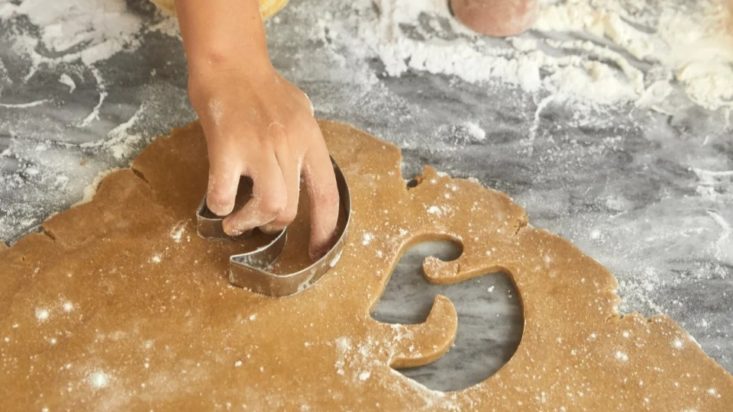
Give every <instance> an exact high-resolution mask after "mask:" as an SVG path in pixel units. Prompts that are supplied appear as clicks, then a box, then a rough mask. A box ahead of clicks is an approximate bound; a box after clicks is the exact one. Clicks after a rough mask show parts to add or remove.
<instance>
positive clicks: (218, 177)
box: [189, 66, 339, 258]
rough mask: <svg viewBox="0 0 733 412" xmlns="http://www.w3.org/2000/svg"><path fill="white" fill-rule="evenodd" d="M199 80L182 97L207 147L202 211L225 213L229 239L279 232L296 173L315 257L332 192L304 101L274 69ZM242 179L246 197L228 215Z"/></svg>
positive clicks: (294, 205)
mask: <svg viewBox="0 0 733 412" xmlns="http://www.w3.org/2000/svg"><path fill="white" fill-rule="evenodd" d="M198 75H199V76H201V77H199V78H194V77H192V78H191V81H190V85H189V94H190V96H191V102H192V104H193V106H194V108H195V109H196V112H197V113H198V114H199V117H200V118H201V124H202V126H203V128H204V133H205V135H206V141H207V146H208V152H209V184H208V193H207V196H206V201H207V205H208V207H209V209H210V210H211V211H212V212H214V213H216V214H217V215H219V216H226V215H229V216H228V217H227V218H226V219H224V230H225V232H226V233H227V234H229V235H238V234H241V233H242V232H244V231H247V230H250V229H253V228H255V227H261V228H262V229H264V230H266V231H277V230H281V229H282V228H284V227H285V226H287V225H288V224H290V222H292V221H293V219H294V218H295V215H296V213H297V211H298V197H299V189H300V178H301V175H302V176H303V178H304V180H305V183H306V187H307V189H308V197H309V199H310V204H311V208H310V210H311V247H310V254H311V257H312V258H317V257H319V256H320V255H322V254H323V253H324V252H325V251H326V250H327V249H328V247H330V241H331V238H332V235H333V233H334V231H335V228H336V223H337V218H338V209H339V193H338V189H337V187H336V179H335V176H334V172H333V167H332V166H331V160H330V158H329V156H328V150H327V149H326V145H325V142H324V141H323V136H322V135H321V131H320V129H319V127H318V123H316V120H315V119H314V118H313V112H312V107H311V104H310V101H309V100H308V98H307V97H306V95H305V94H304V93H303V92H302V91H300V90H299V89H298V88H297V87H295V86H294V85H293V84H291V83H290V82H288V81H287V80H285V79H284V78H282V77H281V76H280V75H279V74H277V72H276V71H275V70H273V69H267V70H264V71H263V72H258V73H248V72H246V71H245V70H243V69H241V68H239V66H235V67H232V68H222V69H219V70H216V71H215V72H214V73H211V75H210V76H209V75H201V74H200V73H199V74H198ZM243 175H247V176H250V177H251V178H252V180H253V182H254V188H253V198H252V199H251V200H250V201H249V202H248V203H247V204H246V205H245V206H244V207H242V208H241V209H240V210H236V211H233V208H234V200H235V196H236V193H237V185H238V183H239V179H240V176H243ZM232 212H233V213H232ZM230 213H231V215H230Z"/></svg>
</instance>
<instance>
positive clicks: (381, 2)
mask: <svg viewBox="0 0 733 412" xmlns="http://www.w3.org/2000/svg"><path fill="white" fill-rule="evenodd" d="M373 3H374V5H376V9H377V12H376V13H375V12H373V11H372V8H373V5H372V1H370V0H361V1H356V2H353V3H352V5H351V7H352V10H351V12H350V13H348V14H346V16H347V17H346V18H347V19H353V20H354V21H349V22H347V23H344V22H340V20H342V19H343V15H342V16H340V17H338V18H329V17H327V18H326V20H329V21H326V22H321V25H322V26H323V27H325V28H327V29H329V30H330V32H331V33H329V35H330V36H331V37H332V38H333V39H334V41H335V42H336V44H337V45H338V46H340V47H343V48H346V49H349V50H351V51H353V52H354V53H357V54H358V55H359V54H360V55H361V57H364V58H368V57H370V56H376V57H378V58H379V59H380V60H381V61H382V63H383V64H384V71H385V73H386V74H387V75H389V76H400V75H402V74H403V73H405V72H407V71H408V70H418V71H427V72H430V73H439V74H447V75H452V76H457V77H459V78H461V79H463V80H465V81H468V82H473V83H481V82H504V83H512V84H516V85H518V86H520V87H521V88H523V89H524V90H527V91H531V92H535V91H538V92H544V93H549V94H552V95H555V97H556V98H558V99H562V98H568V99H574V100H580V101H584V102H589V103H593V104H615V103H623V102H635V103H636V104H637V105H639V106H642V107H651V108H655V109H656V110H659V111H662V112H666V111H669V110H673V107H672V106H673V105H672V104H665V100H667V99H668V98H669V97H670V96H671V95H673V94H674V93H675V90H676V89H680V90H681V91H682V94H683V96H686V97H687V98H688V99H689V100H691V101H692V102H694V103H696V104H698V105H700V106H702V107H704V108H706V109H709V110H717V109H720V108H725V109H726V110H730V109H731V108H733V35H732V34H731V30H730V25H729V23H730V13H729V10H728V8H727V7H726V5H725V3H724V0H703V1H697V2H683V1H671V2H667V3H665V4H664V5H660V4H658V3H657V2H654V1H651V0H604V1H600V0H565V1H559V0H558V1H555V0H545V1H544V2H543V4H542V7H541V12H540V17H539V20H538V21H537V22H536V24H535V26H534V28H533V31H531V32H529V33H527V34H524V35H522V36H519V37H515V38H508V39H492V38H488V37H484V36H479V35H476V34H474V33H473V32H471V31H469V30H468V29H466V28H464V27H463V26H462V25H461V24H460V23H458V22H457V21H456V20H455V19H453V18H452V16H451V14H450V10H449V8H448V5H447V1H445V0H424V1H419V2H417V1H413V2H407V1H402V0H375V1H374V2H373ZM352 27H357V29H356V32H354V31H353V29H351V28H352ZM334 32H335V34H334ZM540 33H541V34H542V36H538V35H537V34H540Z"/></svg>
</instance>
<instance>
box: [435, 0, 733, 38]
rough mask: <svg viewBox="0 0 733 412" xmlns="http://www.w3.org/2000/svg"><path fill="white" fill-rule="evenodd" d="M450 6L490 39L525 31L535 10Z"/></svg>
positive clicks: (518, 4) (511, 2) (529, 1)
mask: <svg viewBox="0 0 733 412" xmlns="http://www.w3.org/2000/svg"><path fill="white" fill-rule="evenodd" d="M731 1H733V0H731ZM450 6H451V10H452V11H453V15H455V16H456V18H457V19H458V20H459V21H460V22H461V23H463V24H465V25H466V26H468V27H469V28H470V29H471V30H473V31H475V32H478V33H481V34H486V35H488V36H494V37H504V36H513V35H515V34H519V33H521V32H523V31H525V30H527V29H529V28H530V27H531V26H532V24H534V22H535V20H536V19H537V10H538V5H537V0H450Z"/></svg>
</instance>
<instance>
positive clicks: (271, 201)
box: [259, 195, 285, 216]
mask: <svg viewBox="0 0 733 412" xmlns="http://www.w3.org/2000/svg"><path fill="white" fill-rule="evenodd" d="M259 208H260V212H262V213H263V214H265V215H267V216H277V215H279V214H280V213H281V212H282V211H283V209H285V199H284V198H283V197H282V196H277V195H270V196H265V197H263V198H262V199H261V200H260V203H259Z"/></svg>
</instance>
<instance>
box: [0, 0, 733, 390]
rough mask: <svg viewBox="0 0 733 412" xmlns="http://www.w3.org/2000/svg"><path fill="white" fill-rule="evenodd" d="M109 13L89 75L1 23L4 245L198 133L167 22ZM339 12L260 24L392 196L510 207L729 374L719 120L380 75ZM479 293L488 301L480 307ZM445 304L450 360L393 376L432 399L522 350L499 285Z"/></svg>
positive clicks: (725, 162)
mask: <svg viewBox="0 0 733 412" xmlns="http://www.w3.org/2000/svg"><path fill="white" fill-rule="evenodd" d="M67 2H68V0H67ZM109 2H112V0H105V3H109ZM5 3H7V4H3V2H2V1H0V10H2V7H3V6H7V5H8V4H10V3H8V2H5ZM80 3H83V4H86V3H88V2H82V1H81V0H80ZM119 3H120V4H121V5H122V11H121V12H120V13H121V14H120V15H122V16H127V17H126V18H130V19H133V20H134V22H135V24H136V25H135V26H134V27H132V28H130V27H127V26H126V27H123V29H124V31H123V32H121V33H117V32H112V33H110V34H109V36H107V37H104V43H100V44H101V46H100V47H102V46H104V47H103V50H102V51H104V50H113V51H114V53H112V54H110V55H109V56H106V55H105V56H103V57H99V56H97V55H94V54H93V53H92V54H89V53H91V51H90V48H91V46H98V45H99V44H97V43H94V42H95V40H91V43H90V42H89V41H88V42H86V43H84V42H82V43H79V44H77V45H74V46H73V47H70V48H67V49H65V50H64V51H63V52H61V53H59V52H54V49H53V48H49V47H48V45H47V44H46V45H44V43H43V36H44V34H43V32H42V31H39V30H40V28H39V27H38V26H36V25H34V23H33V22H32V21H29V19H28V18H26V17H24V16H22V15H15V16H9V17H7V16H6V18H5V19H2V20H0V239H2V240H4V241H6V242H9V243H12V242H13V241H14V240H15V239H17V238H18V237H19V236H22V235H23V234H24V233H27V232H28V231H32V230H33V229H34V228H35V227H37V226H38V225H39V224H40V223H41V222H42V221H43V220H44V219H45V218H46V217H48V216H49V215H51V214H53V213H55V212H58V211H60V210H63V209H65V208H67V207H69V206H70V205H72V204H73V203H75V202H77V201H79V200H80V199H81V198H82V197H83V196H84V190H85V188H86V187H87V186H88V185H90V184H91V183H92V182H93V180H94V179H95V177H96V176H97V175H98V174H99V173H100V172H101V171H104V170H108V169H110V168H114V167H124V166H126V165H127V164H128V163H129V160H130V159H131V158H132V157H134V156H135V154H136V153H137V152H139V150H141V149H142V148H143V147H145V145H146V144H148V143H149V142H150V141H151V140H152V139H154V137H155V136H156V135H159V134H163V133H166V132H167V131H168V130H169V129H170V128H172V127H175V126H179V125H183V124H185V123H187V122H189V121H191V120H193V119H194V115H193V112H192V110H191V108H190V106H189V104H188V101H187V97H186V67H185V60H184V57H183V51H182V47H181V44H180V40H179V38H178V37H177V34H176V27H175V25H174V24H173V23H172V20H171V19H168V18H165V17H163V16H161V15H160V14H158V13H156V11H155V9H154V7H153V6H151V5H150V4H148V3H147V2H145V1H137V0H129V1H128V2H127V3H124V2H123V1H122V0H119ZM365 10H368V9H365ZM346 12H349V10H348V6H343V5H340V4H339V2H336V1H333V0H312V1H307V2H306V1H296V0H292V1H291V4H290V5H289V6H288V8H287V9H286V10H285V11H283V12H282V13H281V14H280V15H278V17H277V18H276V19H274V20H273V21H271V22H269V23H268V33H269V42H270V50H271V54H272V58H273V61H274V63H275V65H276V66H277V67H278V68H279V69H280V70H281V71H282V72H283V74H284V75H285V76H286V77H288V78H289V79H291V80H293V81H294V82H295V83H297V84H298V85H299V86H300V87H302V88H303V89H304V90H305V91H306V92H307V93H308V94H309V95H310V97H311V99H312V100H313V102H314V104H315V107H316V109H317V115H318V116H320V117H323V118H330V119H336V120H342V121H346V122H349V123H352V124H354V125H356V126H358V127H360V128H363V129H366V130H368V131H369V132H371V133H373V134H375V135H377V136H380V137H382V138H385V139H388V140H390V141H393V142H395V143H396V144H398V145H399V146H401V147H402V148H403V153H404V156H405V161H404V167H403V172H404V174H405V176H406V178H409V177H410V176H412V175H415V174H416V173H418V172H419V170H420V168H421V167H422V165H423V164H431V165H434V166H435V167H437V168H438V169H439V170H442V171H445V172H447V173H449V174H451V175H453V176H459V177H468V176H470V177H475V178H477V179H478V180H480V181H481V182H482V183H483V184H485V185H487V186H490V187H493V188H496V189H498V190H501V191H504V192H506V193H508V194H509V195H510V196H511V197H513V198H514V199H515V201H516V202H518V203H519V204H521V205H522V206H523V207H525V208H526V209H527V212H528V214H529V218H530V222H531V223H532V224H533V225H535V226H537V227H543V228H547V229H549V230H551V231H553V232H556V233H558V234H560V235H562V236H564V237H566V238H568V239H570V240H571V241H572V242H574V243H575V244H576V245H578V246H579V247H580V248H581V249H582V250H583V251H584V252H585V253H587V254H588V255H590V256H592V257H593V258H595V259H596V260H598V261H600V262H601V263H602V264H604V265H605V266H607V267H608V268H609V269H610V270H611V271H612V272H614V274H615V275H616V276H617V278H618V280H619V290H618V292H619V294H620V296H621V298H622V304H621V307H620V310H621V311H622V312H631V311H640V312H642V313H643V314H645V315H652V314H658V313H664V314H668V315H669V316H671V317H672V318H673V319H675V320H676V321H677V322H679V323H680V324H681V325H682V326H683V327H684V328H685V329H686V330H688V331H689V332H690V333H691V334H692V336H694V337H695V339H697V341H698V342H699V343H700V344H701V346H702V348H703V349H704V350H705V352H706V353H708V354H709V355H710V356H711V357H713V358H714V359H715V360H716V361H717V362H719V363H720V364H721V365H722V366H723V367H724V368H726V369H727V370H728V371H733V325H732V323H731V319H733V304H731V302H732V301H733V235H732V234H731V233H732V232H731V222H733V172H731V171H732V170H733V139H732V138H731V132H732V131H733V128H731V126H730V122H729V114H730V113H729V112H726V111H724V110H718V111H710V110H706V109H703V108H701V107H698V106H695V105H685V106H684V107H680V108H679V110H675V111H674V113H662V112H660V111H653V110H649V109H642V108H639V107H637V105H635V104H633V103H628V102H626V103H616V104H612V105H605V106H587V105H583V106H582V107H581V106H580V103H578V104H576V103H573V102H571V101H566V100H560V99H553V96H552V94H548V93H547V91H546V90H544V91H543V90H542V89H540V90H535V91H532V92H528V91H525V90H523V89H522V88H520V87H518V86H515V85H511V84H505V83H502V82H494V83H492V84H491V85H490V87H488V86H485V85H479V84H478V83H476V82H469V81H466V80H464V79H462V78H460V77H457V76H451V75H446V74H441V73H435V74H431V73H428V72H426V71H418V70H408V71H407V72H405V73H403V74H401V75H400V76H391V75H388V74H386V73H385V70H384V64H383V62H382V61H380V60H379V59H378V58H375V57H374V56H371V55H369V54H368V53H364V52H363V51H361V50H349V49H343V48H340V47H337V46H335V45H334V44H336V43H333V42H331V41H330V40H329V36H330V35H331V30H330V28H329V24H328V23H329V22H330V21H332V20H328V19H334V18H335V17H334V16H336V17H338V14H339V13H346ZM1 14H2V13H1V12H0V15H1ZM324 16H327V17H328V18H325V20H324ZM357 17H358V16H357ZM110 18H119V16H112V17H110ZM131 21H132V20H131ZM349 21H353V20H348V21H346V22H345V23H343V24H349V23H348V22H349ZM324 22H325V23H324ZM52 23H53V21H52V20H51V21H49V22H48V24H52ZM64 24H71V23H69V22H61V23H60V25H61V27H63V25H64ZM103 26H104V25H103ZM108 26H109V27H112V28H114V27H117V26H115V25H114V24H110V25H108ZM105 27H107V26H104V27H102V28H99V27H96V28H95V30H104V29H105ZM130 33H132V34H130ZM116 35H120V36H123V35H124V36H127V37H122V38H123V40H125V41H126V43H124V44H119V45H116V46H119V47H117V48H116V49H115V48H114V47H115V44H114V43H113V44H110V43H109V42H110V41H112V40H114V36H116ZM532 35H534V36H542V34H541V33H539V34H538V33H533V34H532ZM33 39H35V40H36V42H35V43H33V41H32V40H33ZM110 39H112V40H110ZM90 44H91V45H90ZM97 52H99V51H97ZM85 53H87V54H85ZM357 74H358V75H357ZM581 108H582V110H581ZM477 128H478V130H479V131H478V132H477V131H476V130H477ZM449 252H450V251H449V250H446V248H445V246H444V245H433V246H423V247H421V248H420V249H419V250H416V251H414V252H413V253H411V254H409V255H408V256H406V257H405V258H404V259H403V262H402V263H401V264H400V266H399V268H398V270H397V272H396V273H395V274H394V276H393V278H392V280H391V281H390V284H389V285H388V287H387V291H386V292H385V296H384V298H383V299H382V301H381V302H380V303H379V304H378V306H377V307H376V308H375V314H376V316H377V317H378V318H381V319H390V320H393V321H395V320H401V321H408V320H419V319H420V317H421V316H424V315H425V311H426V310H427V308H428V304H429V302H430V298H431V297H432V296H433V294H434V293H435V290H433V289H430V287H429V286H426V285H423V284H422V283H423V280H422V279H421V278H420V277H419V261H420V259H419V258H420V256H425V255H426V254H429V253H439V254H440V253H449ZM477 282H478V283H481V282H483V283H481V285H479V286H477V284H476V283H477ZM479 287H480V288H481V290H487V288H488V289H492V290H494V293H493V294H486V295H481V296H478V295H476V294H475V293H473V290H474V289H476V288H479ZM441 293H443V291H441ZM445 293H447V294H448V295H449V296H450V297H451V298H452V299H453V300H454V301H455V302H457V303H458V305H457V307H458V309H459V316H460V322H461V325H462V326H461V327H460V329H459V337H458V340H457V344H456V347H455V348H454V349H453V350H452V351H451V352H450V353H449V354H448V355H446V358H447V360H445V359H444V360H441V361H438V362H436V364H434V365H431V366H427V367H423V368H418V369H416V370H412V371H409V372H407V373H408V374H409V375H410V376H413V377H414V378H416V379H418V380H420V381H421V382H423V383H425V384H426V385H427V386H429V387H431V388H435V389H456V388H459V387H465V386H468V385H470V384H472V383H474V382H477V381H480V380H482V379H484V378H485V377H486V376H488V375H490V374H491V373H492V372H493V371H495V370H496V369H498V368H499V367H500V366H501V365H502V364H503V363H504V362H505V361H506V360H507V359H508V357H509V356H510V355H511V353H512V352H513V349H514V348H515V347H516V344H517V342H518V340H519V337H520V335H521V326H520V325H521V306H520V305H519V303H518V300H517V299H516V292H515V291H514V290H513V286H512V285H511V283H510V282H509V281H508V280H507V279H506V278H504V277H502V276H500V275H497V276H495V277H484V278H480V279H477V280H474V281H471V282H465V283H462V284H459V285H456V286H454V287H452V289H451V290H450V291H445ZM469 308H470V310H469ZM487 325H488V326H487ZM476 359H481V361H479V362H476ZM456 365H458V366H456Z"/></svg>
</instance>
